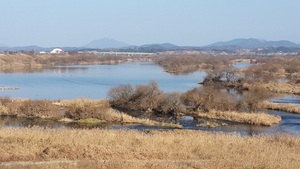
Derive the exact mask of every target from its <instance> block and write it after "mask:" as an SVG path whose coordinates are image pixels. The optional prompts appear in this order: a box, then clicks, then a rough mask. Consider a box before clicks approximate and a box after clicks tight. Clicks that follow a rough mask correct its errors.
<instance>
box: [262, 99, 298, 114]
mask: <svg viewBox="0 0 300 169" xmlns="http://www.w3.org/2000/svg"><path fill="white" fill-rule="evenodd" d="M261 107H262V108H265V109H270V110H278V111H285V112H289V113H296V114H300V105H299V104H285V103H284V104H283V103H272V102H269V101H264V102H262V103H261Z"/></svg>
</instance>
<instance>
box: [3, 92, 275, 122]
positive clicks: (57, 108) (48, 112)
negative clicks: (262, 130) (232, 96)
mask: <svg viewBox="0 0 300 169" xmlns="http://www.w3.org/2000/svg"><path fill="white" fill-rule="evenodd" d="M0 115H2V116H3V115H4V116H15V117H26V118H45V119H54V120H58V121H64V122H79V123H82V122H84V123H91V124H93V123H133V124H134V123H135V124H143V125H148V126H163V127H171V128H181V127H182V126H181V125H179V124H176V123H175V124H172V123H165V122H161V121H155V120H150V119H147V118H146V119H145V118H138V117H133V116H131V115H129V114H126V113H124V112H120V111H118V110H115V109H113V108H112V107H111V106H110V104H109V101H108V100H91V99H74V100H61V101H51V100H28V99H16V100H12V99H9V98H1V99H0ZM185 115H187V116H194V117H195V118H198V117H200V118H207V119H217V120H227V121H231V122H239V123H244V124H251V125H262V126H271V125H274V124H278V123H279V122H280V121H281V118H280V117H279V116H274V115H269V114H266V113H245V112H234V111H215V110H212V111H210V112H206V113H201V112H200V113H197V112H192V113H191V112H187V114H180V116H185ZM175 118H179V117H175Z"/></svg>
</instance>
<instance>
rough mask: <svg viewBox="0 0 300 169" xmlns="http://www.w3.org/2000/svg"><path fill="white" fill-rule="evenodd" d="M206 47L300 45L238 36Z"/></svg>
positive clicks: (284, 41)
mask: <svg viewBox="0 0 300 169" xmlns="http://www.w3.org/2000/svg"><path fill="white" fill-rule="evenodd" d="M206 47H211V48H213V47H217V48H220V47H221V48H266V47H296V48H297V47H300V45H299V44H296V43H293V42H290V41H286V40H280V41H266V40H260V39H254V38H249V39H246V38H240V39H233V40H230V41H225V42H223V41H221V42H216V43H213V44H210V45H208V46H206Z"/></svg>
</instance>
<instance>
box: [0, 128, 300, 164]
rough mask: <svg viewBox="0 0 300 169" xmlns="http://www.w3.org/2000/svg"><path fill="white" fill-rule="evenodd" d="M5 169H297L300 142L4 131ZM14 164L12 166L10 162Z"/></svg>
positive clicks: (186, 134)
mask: <svg viewBox="0 0 300 169" xmlns="http://www.w3.org/2000/svg"><path fill="white" fill-rule="evenodd" d="M0 138H1V139H0V144H1V147H0V153H1V156H0V161H1V162H2V163H0V167H1V168H18V167H27V168H47V167H48V168H51V167H55V168H92V169H93V168H101V167H104V168H120V167H121V168H187V167H194V168H297V167H299V165H300V161H299V159H300V155H299V153H298V152H299V151H300V137H299V136H291V135H281V136H279V135H277V136H264V135H261V136H252V137H241V136H239V135H236V134H222V133H208V132H201V131H189V130H185V131H181V130H174V131H148V132H146V133H145V132H137V131H126V130H99V129H90V130H84V129H80V130H79V129H60V130H55V129H43V128H37V127H34V128H1V129H0ZM7 162H9V163H7Z"/></svg>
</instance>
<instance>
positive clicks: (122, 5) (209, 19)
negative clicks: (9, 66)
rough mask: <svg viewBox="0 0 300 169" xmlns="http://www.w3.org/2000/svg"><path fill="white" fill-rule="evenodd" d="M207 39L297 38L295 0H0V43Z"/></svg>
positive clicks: (299, 11) (299, 17)
mask: <svg viewBox="0 0 300 169" xmlns="http://www.w3.org/2000/svg"><path fill="white" fill-rule="evenodd" d="M104 37H107V38H112V39H116V40H119V41H123V42H126V43H129V44H132V45H141V44H149V43H163V42H170V43H174V44H177V45H194V46H198V45H207V44H210V43H213V42H216V41H226V40H231V39H234V38H241V37H243V38H259V39H265V40H290V41H293V42H296V43H300V0H47V1H46V0H1V2H0V43H2V44H7V45H10V46H23V45H40V46H45V47H50V46H81V45H84V44H86V43H88V42H90V41H92V40H95V39H100V38H104Z"/></svg>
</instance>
